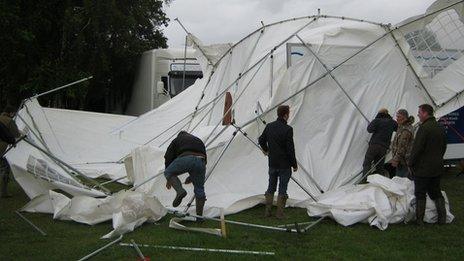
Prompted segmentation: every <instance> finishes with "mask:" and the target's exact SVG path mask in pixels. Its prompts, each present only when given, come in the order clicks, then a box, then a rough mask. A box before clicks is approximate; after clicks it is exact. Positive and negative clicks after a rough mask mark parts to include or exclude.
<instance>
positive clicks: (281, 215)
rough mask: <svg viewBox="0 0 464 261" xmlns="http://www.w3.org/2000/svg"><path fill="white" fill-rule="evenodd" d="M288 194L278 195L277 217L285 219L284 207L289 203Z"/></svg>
mask: <svg viewBox="0 0 464 261" xmlns="http://www.w3.org/2000/svg"><path fill="white" fill-rule="evenodd" d="M287 198H288V197H287V196H282V195H279V196H277V211H276V218H278V219H284V218H285V215H284V208H285V204H286V203H287Z"/></svg>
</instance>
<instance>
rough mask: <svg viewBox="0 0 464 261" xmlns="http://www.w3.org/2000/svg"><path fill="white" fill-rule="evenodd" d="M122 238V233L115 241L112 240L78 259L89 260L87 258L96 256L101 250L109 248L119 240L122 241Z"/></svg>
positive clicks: (81, 260)
mask: <svg viewBox="0 0 464 261" xmlns="http://www.w3.org/2000/svg"><path fill="white" fill-rule="evenodd" d="M121 240H122V235H120V236H119V237H118V239H116V240H114V241H112V242H110V243H108V244H106V245H104V246H103V247H101V248H99V249H97V250H95V251H93V252H92V253H90V254H88V255H86V256H84V257H83V258H81V259H79V260H78V261H83V260H87V259H89V258H91V257H93V256H95V255H96V254H98V253H100V252H101V251H103V250H105V249H107V248H108V247H110V246H112V245H114V244H116V243H118V242H119V241H121Z"/></svg>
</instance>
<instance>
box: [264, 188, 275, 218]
mask: <svg viewBox="0 0 464 261" xmlns="http://www.w3.org/2000/svg"><path fill="white" fill-rule="evenodd" d="M264 197H265V198H266V208H265V210H264V217H270V216H271V215H272V214H271V210H272V204H273V203H274V194H268V193H266V194H264Z"/></svg>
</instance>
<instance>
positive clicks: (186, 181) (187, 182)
mask: <svg viewBox="0 0 464 261" xmlns="http://www.w3.org/2000/svg"><path fill="white" fill-rule="evenodd" d="M190 183H192V179H191V178H190V176H188V177H187V178H186V179H185V182H184V184H190Z"/></svg>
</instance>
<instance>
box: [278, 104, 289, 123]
mask: <svg viewBox="0 0 464 261" xmlns="http://www.w3.org/2000/svg"><path fill="white" fill-rule="evenodd" d="M289 116H290V106H288V105H280V106H279V107H277V117H279V118H282V119H284V120H288V117H289Z"/></svg>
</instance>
